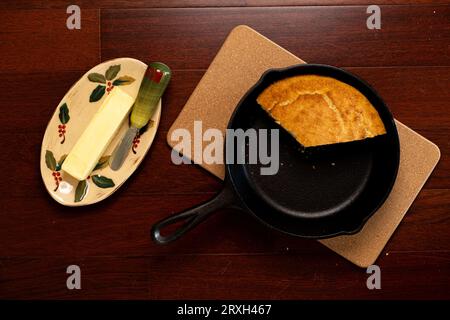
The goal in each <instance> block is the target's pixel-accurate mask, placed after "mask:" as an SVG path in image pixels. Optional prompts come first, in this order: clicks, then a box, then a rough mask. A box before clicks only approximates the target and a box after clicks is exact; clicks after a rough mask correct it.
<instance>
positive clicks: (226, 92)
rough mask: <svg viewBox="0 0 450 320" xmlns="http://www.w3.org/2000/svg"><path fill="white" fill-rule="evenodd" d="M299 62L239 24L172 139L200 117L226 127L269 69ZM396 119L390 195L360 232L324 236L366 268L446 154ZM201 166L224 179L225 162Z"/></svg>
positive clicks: (182, 115)
mask: <svg viewBox="0 0 450 320" xmlns="http://www.w3.org/2000/svg"><path fill="white" fill-rule="evenodd" d="M298 63H304V61H302V60H301V59H299V58H297V57H296V56H294V55H293V54H292V53H290V52H288V51H287V50H285V49H283V48H282V47H280V46H278V45H277V44H275V43H274V42H272V41H270V40H269V39H267V38H265V37H264V36H262V35H261V34H259V33H257V32H256V31H255V30H253V29H251V28H249V27H247V26H237V27H236V28H234V29H233V30H232V31H231V33H230V34H229V35H228V37H227V39H226V40H225V42H224V44H223V46H222V48H221V49H220V51H219V53H218V54H217V55H216V57H215V58H214V60H213V61H212V63H211V65H210V66H209V68H208V70H207V71H206V73H205V75H204V76H203V78H202V79H201V80H200V82H199V84H198V85H197V87H196V88H195V90H194V92H193V93H192V95H191V97H190V98H189V100H188V101H187V103H186V105H185V106H184V108H183V110H182V111H181V113H180V114H179V116H178V118H177V119H176V120H175V122H174V123H173V125H172V127H171V128H170V130H169V133H168V135H167V141H168V143H169V145H170V146H171V147H172V148H173V147H174V146H175V145H176V143H177V142H175V141H171V139H170V137H171V134H172V131H173V130H175V129H178V128H183V129H187V130H189V131H190V132H191V134H192V135H193V127H194V121H196V120H201V121H202V125H203V130H206V129H207V128H217V129H220V130H222V132H225V129H226V127H227V124H228V120H229V118H230V116H231V113H232V112H233V110H234V108H235V107H236V105H237V103H238V102H239V100H240V99H241V97H242V96H243V95H244V94H245V92H246V91H247V90H248V89H249V88H250V87H251V86H252V85H253V84H254V83H256V81H257V80H258V79H259V77H260V76H261V74H262V73H263V72H264V71H266V70H267V69H270V68H280V67H286V66H289V65H293V64H298ZM396 124H397V129H398V133H399V136H400V149H401V150H400V168H399V172H398V176H397V180H396V182H395V184H394V187H393V190H392V192H391V194H390V195H389V197H388V199H387V200H386V202H385V203H384V204H383V206H382V207H381V208H380V209H379V210H378V211H377V212H376V213H375V214H374V215H373V216H372V217H371V218H370V219H369V221H368V222H367V223H366V225H365V226H364V228H363V229H362V230H361V231H360V232H359V233H357V234H355V235H351V236H338V237H334V238H331V239H326V240H320V242H321V243H322V244H324V245H325V246H327V247H328V248H330V249H331V250H333V251H335V252H336V253H338V254H340V255H341V256H343V257H344V258H346V259H348V260H349V261H351V262H353V263H354V264H356V265H357V266H360V267H368V266H369V265H371V264H373V263H375V260H376V259H377V257H378V256H379V254H380V253H381V251H382V250H383V248H384V246H385V245H386V243H387V242H388V240H389V238H390V237H391V235H392V234H393V233H394V231H395V229H396V228H397V226H398V225H399V223H400V221H401V220H402V219H403V216H404V215H405V213H406V211H408V209H409V207H410V206H411V204H412V202H413V201H414V199H415V198H416V196H417V194H418V193H419V191H420V189H422V187H423V185H424V184H425V182H426V180H427V179H428V177H429V175H430V174H431V172H432V171H433V169H434V167H435V166H436V164H437V162H438V161H439V158H440V151H439V148H438V147H437V146H436V145H435V144H433V143H432V142H430V141H429V140H427V139H425V138H424V137H422V136H421V135H419V134H418V133H416V132H414V131H413V130H411V129H409V128H408V127H406V126H405V125H403V124H402V123H400V122H398V121H396ZM178 151H179V150H178ZM194 162H195V159H194ZM200 165H201V166H202V167H203V168H205V169H206V170H208V171H209V172H211V173H212V174H214V175H215V176H217V177H219V178H220V179H222V180H223V178H224V166H223V165H219V164H213V165H208V164H205V163H201V164H200Z"/></svg>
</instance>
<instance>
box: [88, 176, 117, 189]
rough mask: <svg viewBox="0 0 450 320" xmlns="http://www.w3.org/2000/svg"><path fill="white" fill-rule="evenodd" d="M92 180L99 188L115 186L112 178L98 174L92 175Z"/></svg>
mask: <svg viewBox="0 0 450 320" xmlns="http://www.w3.org/2000/svg"><path fill="white" fill-rule="evenodd" d="M92 181H93V182H94V183H95V185H96V186H97V187H99V188H111V187H114V186H115V184H114V181H112V180H111V179H110V178H107V177H105V176H101V175H98V174H97V175H95V176H92Z"/></svg>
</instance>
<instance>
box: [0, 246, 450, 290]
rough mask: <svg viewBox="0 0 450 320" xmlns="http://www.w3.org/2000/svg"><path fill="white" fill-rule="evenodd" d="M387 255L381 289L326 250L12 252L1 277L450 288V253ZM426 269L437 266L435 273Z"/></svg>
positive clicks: (20, 286) (159, 285)
mask: <svg viewBox="0 0 450 320" xmlns="http://www.w3.org/2000/svg"><path fill="white" fill-rule="evenodd" d="M381 260H382V263H383V266H384V267H383V284H382V285H383V287H382V290H367V288H366V277H367V275H366V273H365V271H364V270H361V269H357V268H356V267H355V266H353V265H350V264H349V263H347V262H343V261H342V260H341V259H339V258H338V257H337V256H334V257H332V258H331V259H330V258H328V257H327V253H326V252H316V253H313V254H309V255H308V256H304V255H298V254H292V253H289V252H286V253H282V254H277V255H264V254H262V255H227V254H224V255H184V256H179V255H176V256H164V257H160V256H154V257H130V256H128V257H120V258H117V257H84V258H79V259H78V260H77V259H75V258H69V257H50V258H47V257H45V258H42V257H41V258H39V257H35V258H31V257H30V258H14V257H13V258H2V259H0V271H1V272H0V279H1V280H3V279H8V280H3V281H2V284H3V288H2V289H3V290H2V293H3V296H4V297H6V298H21V299H26V298H35V297H41V298H44V299H49V298H51V299H56V298H66V299H101V298H104V297H105V296H107V297H109V298H111V299H126V298H128V299H132V298H135V299H136V298H138V299H282V298H284V299H350V298H355V297H358V298H359V299H374V298H378V299H379V298H386V299H388V298H398V297H399V296H401V297H403V298H405V299H406V298H411V299H416V298H417V294H416V293H417V292H422V293H426V295H423V297H424V298H425V299H442V297H445V296H447V295H448V291H447V290H446V286H445V284H446V283H448V282H449V281H450V277H449V273H448V272H446V271H445V270H446V269H449V268H450V259H449V256H448V254H446V253H440V252H428V253H420V252H419V253H418V252H411V253H407V254H402V253H395V254H390V255H389V256H384V257H383V258H382V259H381ZM74 261H76V262H77V263H78V264H79V265H80V267H81V268H82V270H83V271H82V279H83V282H82V284H81V286H82V289H81V290H78V291H77V290H71V291H69V290H67V289H66V287H65V280H66V276H67V275H66V273H65V270H66V268H67V266H68V265H70V264H72V263H74ZM423 270H428V271H429V272H430V273H431V272H434V273H433V276H432V277H430V276H429V275H428V274H427V273H424V271H423ZM10 279H14V281H11V280H10ZM36 279H40V281H36ZM431 287H432V288H435V290H430V288H431ZM324 288H327V289H326V290H324Z"/></svg>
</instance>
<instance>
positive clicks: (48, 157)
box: [45, 150, 56, 171]
mask: <svg viewBox="0 0 450 320" xmlns="http://www.w3.org/2000/svg"><path fill="white" fill-rule="evenodd" d="M45 164H46V165H47V168H49V169H50V170H52V171H55V170H56V159H55V156H54V155H53V152H51V151H50V150H47V151H45Z"/></svg>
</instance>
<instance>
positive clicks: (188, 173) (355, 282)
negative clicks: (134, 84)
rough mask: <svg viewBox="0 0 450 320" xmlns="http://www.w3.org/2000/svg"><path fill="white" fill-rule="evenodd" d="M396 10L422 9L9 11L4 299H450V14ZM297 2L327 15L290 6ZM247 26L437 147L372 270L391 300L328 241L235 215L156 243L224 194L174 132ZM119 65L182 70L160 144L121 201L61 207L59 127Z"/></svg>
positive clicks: (2, 128) (3, 132)
mask: <svg viewBox="0 0 450 320" xmlns="http://www.w3.org/2000/svg"><path fill="white" fill-rule="evenodd" d="M442 2H447V3H448V1H442ZM377 3H378V4H383V3H387V1H378V2H377ZM396 3H397V4H410V3H416V4H420V5H412V6H409V5H387V6H382V7H381V8H382V30H380V31H369V30H367V29H366V28H365V19H366V17H367V14H366V13H365V8H366V5H367V4H368V2H367V1H365V0H338V1H337V2H334V3H333V4H335V6H329V5H330V1H329V0H318V1H312V0H303V1H302V0H300V1H295V0H288V1H286V2H283V3H281V2H278V1H276V0H262V1H258V2H257V1H254V0H245V1H244V0H222V1H217V2H209V1H208V2H207V1H203V0H198V1H197V0H188V1H187V2H182V1H178V0H176V1H171V2H167V1H161V0H157V1H150V0H141V1H135V2H131V1H130V2H123V1H119V0H100V1H81V2H78V4H80V5H81V7H82V30H80V31H70V32H69V31H68V30H67V29H66V28H65V19H66V17H67V14H66V13H65V10H64V9H65V7H66V6H67V5H68V2H67V1H62V0H56V1H14V2H13V1H5V2H2V4H1V5H0V8H2V9H5V10H0V27H1V29H0V30H1V32H0V40H1V41H0V49H1V50H0V58H1V59H2V67H1V68H0V77H1V78H2V79H7V81H3V82H2V89H3V90H2V105H1V106H2V107H1V108H2V109H1V110H2V116H1V117H0V150H2V152H0V168H1V169H2V172H3V174H2V176H1V179H2V180H1V182H2V183H0V194H1V196H0V225H1V232H0V243H1V245H0V298H13V299H14V298H18V299H30V298H32V299H51V298H64V299H106V298H114V299H124V298H129V299H174V298H184V299H188V298H191V299H195V298H199V299H214V298H228V299H233V298H236V299H238V298H247V299H335V298H338V299H352V298H353V299H354V298H363V299H374V298H386V299H392V298H412V299H432V298H437V299H444V298H445V299H450V290H449V283H450V247H449V243H450V233H449V229H450V216H449V209H450V179H449V172H450V142H449V139H448V137H449V135H450V111H449V108H448V106H447V104H448V101H450V96H449V95H450V93H449V90H448V88H449V87H450V86H449V85H450V63H449V62H450V54H449V50H450V25H449V23H448V21H449V18H450V6H448V5H436V4H431V1H422V0H417V1H408V0H405V1H403V0H401V1H397V2H396ZM424 3H425V4H426V5H422V4H424ZM297 4H302V5H305V4H307V5H318V6H309V7H289V8H287V7H285V6H286V5H297ZM323 5H325V6H323ZM224 6H226V7H228V8H220V7H224ZM244 6H249V8H241V7H244ZM144 7H145V8H146V9H144ZM152 7H154V8H158V7H166V9H149V8H152ZM167 7H183V8H180V9H176V8H167ZM214 7H216V8H214ZM238 7H239V8H238ZM17 8H20V9H26V10H14V9H17ZM49 8H51V9H49ZM89 8H90V9H89ZM99 8H106V9H102V10H98V9H99ZM131 8H137V9H131ZM6 9H12V10H6ZM112 9H114V10H112ZM124 9H126V10H124ZM100 18H101V19H100ZM100 20H101V22H100ZM241 23H245V24H248V25H250V26H252V27H254V28H256V29H257V30H258V31H260V32H262V33H263V34H265V35H266V36H268V37H269V38H271V39H272V40H274V41H275V42H277V43H279V44H281V45H282V46H284V47H286V48H287V49H288V50H291V51H292V52H293V53H294V54H296V55H298V56H299V57H301V58H303V59H305V60H306V61H309V62H320V63H329V64H334V65H337V66H343V67H345V68H346V69H348V70H350V71H351V72H354V73H355V74H357V75H359V76H361V77H362V78H364V79H365V80H367V81H368V82H369V83H370V84H371V85H372V86H373V87H375V89H376V90H377V91H378V92H379V93H380V94H381V96H382V97H383V98H384V99H385V101H386V102H387V104H388V105H389V107H390V109H391V110H392V112H393V113H394V115H395V117H396V118H397V119H398V120H400V121H401V122H403V123H404V124H406V125H408V126H409V127H411V128H412V129H414V130H416V131H417V132H419V133H420V134H422V135H424V136H425V137H427V138H428V139H430V140H431V141H433V142H435V143H436V144H437V145H438V146H439V148H440V149H441V153H442V157H441V161H440V163H439V164H438V166H437V168H436V170H435V171H434V173H433V175H432V177H431V178H430V179H429V181H428V182H427V183H426V184H425V188H424V189H423V190H422V191H421V192H420V194H419V196H418V198H417V199H416V201H415V202H414V203H413V205H412V207H411V208H410V210H409V211H408V213H407V214H406V216H405V218H404V219H403V221H402V223H401V224H400V226H399V228H398V229H397V230H396V231H395V233H394V235H393V236H392V238H391V240H390V241H389V242H388V244H387V246H386V247H385V249H384V251H383V252H382V254H381V256H380V258H379V259H378V261H377V263H378V264H379V265H380V266H381V268H382V290H379V291H369V290H367V288H366V279H367V274H366V273H365V270H363V269H359V268H357V267H355V266H354V265H352V264H351V263H349V262H347V261H345V260H344V259H343V258H341V257H339V256H338V255H337V254H335V253H333V252H331V251H330V250H329V249H327V248H325V247H324V246H322V245H321V244H320V243H318V242H317V241H313V240H304V239H297V238H293V237H290V236H286V235H282V234H279V233H277V232H275V231H273V230H271V229H268V228H267V227H265V226H262V225H260V224H259V223H257V222H256V221H255V220H254V219H253V218H252V217H250V216H249V215H246V214H243V213H242V212H239V211H234V210H223V211H221V212H218V213H217V214H216V215H214V216H213V217H211V219H210V220H208V221H206V222H204V223H203V224H202V225H201V226H199V227H198V228H197V229H195V230H193V231H192V232H191V233H190V234H188V235H187V236H186V237H185V238H184V239H183V241H179V242H176V243H174V244H172V245H170V246H157V245H155V244H153V243H152V242H151V240H150V237H149V229H150V226H151V225H152V224H153V223H154V222H155V221H157V220H159V219H161V218H163V217H165V216H167V215H169V214H172V213H174V212H178V211H181V210H184V209H186V208H188V207H191V206H194V205H196V204H198V203H200V202H202V201H205V200H207V199H209V198H210V197H211V196H213V195H214V193H215V192H217V191H218V190H219V189H220V188H221V181H219V180H218V179H217V178H215V177H213V176H211V175H210V174H208V173H207V172H205V171H204V170H203V169H201V168H199V167H197V166H195V165H184V166H175V165H174V164H172V163H171V161H170V149H169V147H168V146H167V143H166V133H167V130H168V129H169V127H170V125H171V124H172V122H173V121H174V120H175V118H176V116H177V115H178V113H179V112H180V110H181V109H182V107H183V106H184V104H185V102H186V101H187V99H188V98H189V95H190V94H191V93H192V91H193V90H194V88H195V86H196V84H197V83H198V81H199V80H200V79H201V77H202V75H203V74H204V72H205V70H206V68H207V67H208V65H209V64H210V62H211V60H212V58H213V57H214V55H215V54H216V52H217V51H218V50H219V48H220V46H221V44H222V42H223V40H224V39H225V37H226V35H227V34H228V32H229V31H230V30H231V29H232V28H233V27H234V26H235V25H237V24H241ZM120 56H132V57H135V58H139V59H142V60H144V61H149V60H163V61H165V62H167V63H168V64H169V65H170V66H171V67H172V68H173V69H174V76H173V81H172V83H171V84H170V86H169V88H168V91H167V94H166V95H165V97H164V99H163V107H164V110H163V116H162V119H161V124H160V128H159V131H158V134H157V136H156V140H155V143H154V145H153V146H152V149H151V150H150V152H149V154H148V156H147V157H146V159H145V160H144V162H143V164H142V165H141V166H140V168H139V169H138V171H137V174H135V175H134V176H133V177H132V178H131V179H130V180H129V181H127V182H126V183H125V185H124V186H123V187H122V188H121V189H120V190H119V191H118V192H117V193H116V194H115V195H114V196H112V197H110V198H108V199H107V200H105V201H103V202H101V203H99V204H96V205H93V206H89V207H84V208H82V209H80V208H67V207H63V206H61V205H59V204H57V203H56V202H55V201H53V200H52V199H51V198H50V196H49V195H48V194H47V193H46V191H45V189H44V188H43V184H42V181H41V177H40V171H39V164H38V159H39V154H40V145H41V141H42V137H43V133H44V130H45V127H46V125H47V122H48V119H49V118H50V116H51V115H52V113H53V111H54V109H55V108H56V106H57V104H58V103H59V100H60V99H61V97H62V96H63V95H64V94H65V92H66V91H67V90H68V89H69V87H70V86H71V85H72V83H73V82H75V81H76V80H77V79H78V78H79V77H80V76H81V75H82V74H83V73H84V72H85V71H86V70H88V69H89V68H90V67H92V66H94V65H95V64H97V63H98V62H100V61H103V60H106V59H109V58H115V57H120ZM24 84H26V90H25V89H24ZM70 264H78V265H80V267H81V269H82V290H80V291H69V290H67V289H66V286H65V282H66V277H67V275H66V273H65V270H66V267H67V266H68V265H70Z"/></svg>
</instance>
